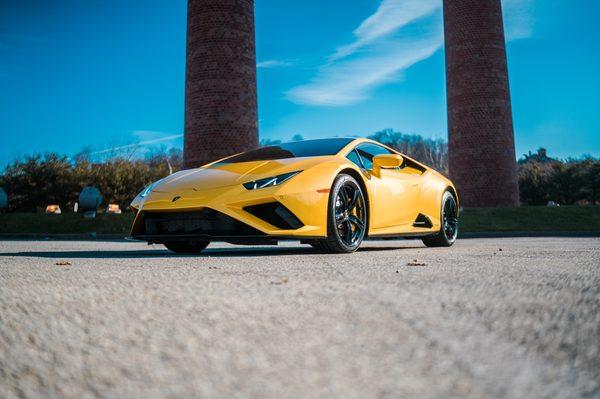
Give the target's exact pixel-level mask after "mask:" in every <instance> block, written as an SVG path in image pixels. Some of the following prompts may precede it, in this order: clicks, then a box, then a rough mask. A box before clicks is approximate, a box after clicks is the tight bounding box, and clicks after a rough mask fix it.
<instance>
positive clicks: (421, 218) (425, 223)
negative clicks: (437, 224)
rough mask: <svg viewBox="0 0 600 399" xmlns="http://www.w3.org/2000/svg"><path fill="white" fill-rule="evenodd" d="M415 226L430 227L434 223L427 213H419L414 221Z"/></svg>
mask: <svg viewBox="0 0 600 399" xmlns="http://www.w3.org/2000/svg"><path fill="white" fill-rule="evenodd" d="M413 227H419V228H424V229H430V228H432V227H433V223H431V220H430V219H429V218H428V217H427V216H426V215H423V214H422V213H419V215H418V216H417V218H416V219H415V221H414V223H413Z"/></svg>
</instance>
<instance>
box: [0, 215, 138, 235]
mask: <svg viewBox="0 0 600 399" xmlns="http://www.w3.org/2000/svg"><path fill="white" fill-rule="evenodd" d="M131 223H133V213H131V212H127V213H123V214H121V215H105V214H99V215H97V216H96V218H95V219H85V218H84V217H83V214H82V213H63V214H60V215H52V214H45V213H5V214H0V234H88V233H96V234H124V235H127V234H129V228H130V227H131Z"/></svg>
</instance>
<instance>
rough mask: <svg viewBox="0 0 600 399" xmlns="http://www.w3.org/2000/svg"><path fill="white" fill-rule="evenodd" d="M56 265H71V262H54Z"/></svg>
mask: <svg viewBox="0 0 600 399" xmlns="http://www.w3.org/2000/svg"><path fill="white" fill-rule="evenodd" d="M56 266H71V262H67V261H60V262H56Z"/></svg>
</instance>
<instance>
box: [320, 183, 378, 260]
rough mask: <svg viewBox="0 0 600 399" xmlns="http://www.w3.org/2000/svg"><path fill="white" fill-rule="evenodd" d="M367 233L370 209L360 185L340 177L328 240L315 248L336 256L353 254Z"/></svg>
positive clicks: (331, 200) (332, 203)
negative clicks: (337, 254)
mask: <svg viewBox="0 0 600 399" xmlns="http://www.w3.org/2000/svg"><path fill="white" fill-rule="evenodd" d="M366 232H367V206H366V201H365V197H364V194H363V192H362V189H361V188H360V185H359V184H358V182H357V181H356V180H355V179H354V178H353V177H352V176H349V175H346V174H340V175H338V176H337V177H336V179H335V181H334V183H333V186H332V188H331V192H330V196H329V207H328V223H327V238H326V239H324V240H318V241H317V242H315V243H314V244H311V245H313V246H314V247H315V248H318V249H321V250H324V251H326V252H333V253H350V252H354V251H356V250H357V249H358V247H359V246H360V244H361V242H362V240H363V238H364V237H365V234H366Z"/></svg>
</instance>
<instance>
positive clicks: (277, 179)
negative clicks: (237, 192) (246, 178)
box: [243, 170, 302, 190]
mask: <svg viewBox="0 0 600 399" xmlns="http://www.w3.org/2000/svg"><path fill="white" fill-rule="evenodd" d="M300 172H302V171H301V170H299V171H297V172H290V173H284V174H282V175H277V176H273V177H267V178H265V179H258V180H254V181H250V182H248V183H244V184H243V186H244V187H245V188H246V189H247V190H258V189H259V188H267V187H274V186H279V185H280V184H282V183H283V182H285V181H287V180H289V179H291V178H292V177H294V176H296V175H297V174H298V173H300Z"/></svg>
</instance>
